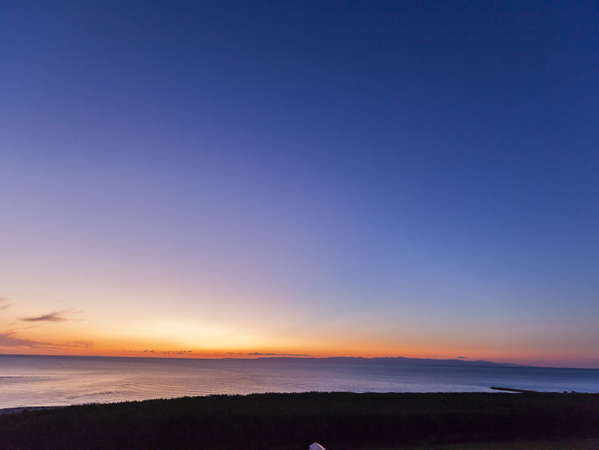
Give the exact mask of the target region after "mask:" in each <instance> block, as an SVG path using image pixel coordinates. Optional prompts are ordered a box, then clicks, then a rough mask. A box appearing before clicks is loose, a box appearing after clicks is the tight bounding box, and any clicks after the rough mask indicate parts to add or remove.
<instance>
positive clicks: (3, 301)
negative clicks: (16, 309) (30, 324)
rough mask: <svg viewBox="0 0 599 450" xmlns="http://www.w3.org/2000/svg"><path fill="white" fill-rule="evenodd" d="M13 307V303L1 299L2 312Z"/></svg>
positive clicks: (0, 307) (0, 308) (3, 298)
mask: <svg viewBox="0 0 599 450" xmlns="http://www.w3.org/2000/svg"><path fill="white" fill-rule="evenodd" d="M11 306H12V303H10V302H9V300H8V299H7V298H6V297H0V311H3V310H5V309H6V308H10V307H11Z"/></svg>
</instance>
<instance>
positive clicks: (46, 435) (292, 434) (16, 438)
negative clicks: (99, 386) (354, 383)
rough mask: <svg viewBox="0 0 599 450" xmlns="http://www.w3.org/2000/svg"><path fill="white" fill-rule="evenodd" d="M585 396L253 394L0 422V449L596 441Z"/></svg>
mask: <svg viewBox="0 0 599 450" xmlns="http://www.w3.org/2000/svg"><path fill="white" fill-rule="evenodd" d="M598 423H599V395H593V394H567V395H565V394H536V395H535V394H530V395H529V394H485V393H464V394H453V393H452V394H352V393H306V394H256V395H248V396H210V397H194V398H192V397H186V398H180V399H174V400H149V401H144V402H127V403H117V404H108V405H84V406H71V407H67V408H59V409H45V410H37V411H26V412H22V413H17V414H5V415H0V440H1V441H0V447H1V448H3V449H50V448H51V449H116V448H127V449H142V448H143V449H200V450H225V449H226V450H237V449H244V450H250V449H251V450H254V449H255V450H258V449H259V450H268V449H277V450H279V449H286V450H287V449H288V450H294V449H298V450H300V449H306V448H307V446H308V444H309V443H310V442H313V441H319V442H322V443H325V444H326V445H327V447H328V448H330V449H335V448H338V449H348V448H357V447H359V446H360V445H375V444H376V445H390V446H391V445H398V444H427V443H449V442H466V441H502V440H514V439H538V438H541V439H548V438H549V439H553V438H555V439H559V438H570V437H593V436H599V426H597V424H598Z"/></svg>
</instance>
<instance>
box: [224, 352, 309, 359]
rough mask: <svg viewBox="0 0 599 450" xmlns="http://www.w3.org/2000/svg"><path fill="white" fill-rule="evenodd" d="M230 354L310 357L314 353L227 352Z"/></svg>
mask: <svg viewBox="0 0 599 450" xmlns="http://www.w3.org/2000/svg"><path fill="white" fill-rule="evenodd" d="M227 355H229V356H284V357H292V358H302V357H310V356H312V355H307V354H304V353H262V352H249V353H233V352H229V353H227Z"/></svg>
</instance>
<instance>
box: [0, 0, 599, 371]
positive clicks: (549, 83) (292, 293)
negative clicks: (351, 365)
mask: <svg viewBox="0 0 599 450" xmlns="http://www.w3.org/2000/svg"><path fill="white" fill-rule="evenodd" d="M0 5H1V8H0V9H1V13H0V39H2V42H4V43H5V45H4V46H2V48H1V49H0V52H1V53H0V54H1V57H2V61H3V65H2V66H3V68H2V71H0V86H2V92H3V96H2V97H3V101H2V102H1V103H0V134H1V136H2V137H1V138H0V146H1V150H0V151H1V154H2V164H1V165H0V188H1V189H0V202H1V203H2V204H3V205H5V207H4V211H5V218H3V220H2V223H0V233H1V234H0V236H1V238H0V239H2V242H3V245H2V247H3V248H4V249H5V250H4V251H3V253H4V254H5V258H3V261H1V262H0V272H1V273H3V274H4V276H5V278H6V279H4V280H1V281H2V283H1V285H0V296H3V297H4V298H6V299H9V300H10V302H11V307H10V308H6V309H4V310H3V311H2V312H0V314H2V315H3V316H4V317H3V318H2V319H3V321H2V323H3V324H4V325H3V326H4V328H3V329H4V330H5V334H7V333H8V334H9V335H10V336H18V337H19V338H20V339H30V340H31V341H33V342H43V343H48V344H51V345H52V346H54V347H52V348H56V349H58V350H56V351H61V352H64V351H66V350H65V349H66V348H67V347H65V346H68V345H70V344H68V343H69V342H75V341H77V342H79V341H81V339H83V340H84V341H85V342H87V343H88V344H86V345H87V346H86V347H85V348H77V350H76V351H78V352H90V353H94V352H99V353H102V352H109V353H115V352H116V353H118V352H124V351H129V350H131V351H137V350H139V349H142V348H146V347H147V346H148V345H153V346H157V347H161V348H167V347H168V349H169V350H170V349H171V348H174V349H180V348H191V349H193V350H194V351H196V350H197V352H199V353H202V352H204V353H206V352H216V353H218V352H224V351H227V350H229V349H235V350H239V349H241V350H247V351H248V353H249V352H258V351H281V352H294V351H297V352H301V353H310V352H311V353H313V354H318V355H328V354H364V355H378V354H384V355H393V354H396V355H400V354H406V355H410V356H419V355H420V356H441V357H446V356H452V355H453V354H454V353H455V355H466V356H468V357H484V358H487V359H498V360H515V361H524V362H534V363H543V364H553V365H579V366H580V365H583V366H599V354H598V353H597V351H596V349H595V348H594V346H593V342H597V339H599V331H597V329H596V327H595V324H594V323H593V318H594V317H597V314H599V302H598V298H597V293H598V292H599V276H598V275H599V274H598V273H597V267H598V266H597V264H596V261H597V256H598V255H599V238H598V234H597V229H598V225H599V209H598V205H597V198H598V194H599V178H598V177H597V176H596V174H597V169H598V165H599V164H598V163H599V152H598V151H597V143H598V137H599V132H598V131H597V127H596V125H595V123H596V118H597V117H598V116H599V114H598V113H599V102H598V101H597V95H596V92H597V88H596V86H597V85H598V84H599V83H598V81H599V73H598V70H599V69H598V68H597V64H596V63H595V60H596V55H597V50H598V49H599V35H598V29H597V23H599V22H598V21H597V19H598V10H597V5H596V4H595V3H594V2H585V1H581V2H547V1H542V2H541V1H539V2H535V1H530V2H510V1H506V2H485V1H481V2H459V1H458V2H450V3H447V2H440V1H439V2H436V1H428V2H419V3H418V4H413V3H411V2H276V3H275V2H252V3H251V4H249V3H245V2H185V1H182V2H177V4H176V5H174V4H172V3H171V2H152V4H151V5H150V4H148V2H125V3H123V2H100V3H97V2H59V1H57V2H52V4H51V5H50V4H43V3H42V4H39V3H35V2H26V1H25V2H1V3H0ZM3 278H4V277H3ZM7 301H8V300H7ZM52 312H63V314H64V316H65V318H66V317H67V316H68V317H69V320H64V321H60V323H48V324H44V325H42V326H40V327H38V328H35V329H33V330H29V329H25V328H21V327H22V325H20V322H19V318H21V317H25V316H38V315H43V314H49V313H52ZM74 316H76V317H77V319H74V318H73V317H74ZM71 319H72V320H71ZM15 321H16V322H15ZM15 323H16V325H15ZM157 330H161V331H160V332H158V331H157ZM173 330H174V331H173ZM0 331H2V330H0ZM10 333H12V334H10ZM115 335H118V336H119V337H118V339H117V341H118V342H116V341H115V342H114V343H110V342H111V341H110V339H111V337H112V336H115ZM49 336H55V337H54V338H51V337H49ZM81 336H83V337H81ZM52 339H54V340H52ZM153 339H157V340H158V341H157V342H153ZM7 342H8V341H7ZM19 342H20V341H19ZM0 343H1V341H0ZM20 343H21V344H22V342H20ZM4 350H5V351H7V352H8V351H14V350H15V349H14V348H8V346H7V348H6V349H4ZM17 350H19V351H24V352H27V351H38V350H39V346H38V347H37V349H36V348H35V345H34V347H32V348H31V349H27V348H21V347H19V348H17Z"/></svg>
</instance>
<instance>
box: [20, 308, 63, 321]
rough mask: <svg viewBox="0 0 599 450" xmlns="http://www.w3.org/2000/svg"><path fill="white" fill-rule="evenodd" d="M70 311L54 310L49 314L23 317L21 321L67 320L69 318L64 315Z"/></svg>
mask: <svg viewBox="0 0 599 450" xmlns="http://www.w3.org/2000/svg"><path fill="white" fill-rule="evenodd" d="M67 312H68V311H54V312H51V313H49V314H42V315H41V316H34V317H23V318H22V319H21V321H23V322H65V321H67V320H69V319H68V318H66V317H65V316H64V315H65V314H66V313H67Z"/></svg>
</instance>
